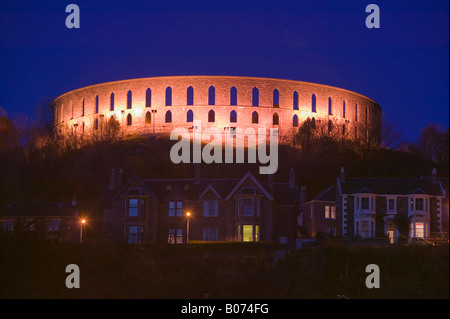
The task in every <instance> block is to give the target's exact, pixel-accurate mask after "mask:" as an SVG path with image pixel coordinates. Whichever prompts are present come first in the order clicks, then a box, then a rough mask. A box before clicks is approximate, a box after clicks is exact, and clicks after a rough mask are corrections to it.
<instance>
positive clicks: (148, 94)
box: [145, 88, 152, 107]
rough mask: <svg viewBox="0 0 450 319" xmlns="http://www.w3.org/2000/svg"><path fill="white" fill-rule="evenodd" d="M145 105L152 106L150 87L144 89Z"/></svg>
mask: <svg viewBox="0 0 450 319" xmlns="http://www.w3.org/2000/svg"><path fill="white" fill-rule="evenodd" d="M145 107H152V90H151V89H150V88H148V89H147V90H146V91H145Z"/></svg>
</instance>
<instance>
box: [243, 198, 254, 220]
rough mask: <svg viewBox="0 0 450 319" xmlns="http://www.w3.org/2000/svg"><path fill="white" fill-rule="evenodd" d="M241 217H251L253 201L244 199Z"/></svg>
mask: <svg viewBox="0 0 450 319" xmlns="http://www.w3.org/2000/svg"><path fill="white" fill-rule="evenodd" d="M242 216H253V199H252V198H244V200H243V205H242Z"/></svg>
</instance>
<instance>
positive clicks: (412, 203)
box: [409, 197, 429, 212]
mask: <svg viewBox="0 0 450 319" xmlns="http://www.w3.org/2000/svg"><path fill="white" fill-rule="evenodd" d="M409 210H410V211H411V212H412V211H417V212H423V211H428V210H429V200H428V198H424V197H419V198H417V197H411V198H410V199H409Z"/></svg>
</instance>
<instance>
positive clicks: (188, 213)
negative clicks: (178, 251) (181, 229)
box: [186, 212, 191, 243]
mask: <svg viewBox="0 0 450 319" xmlns="http://www.w3.org/2000/svg"><path fill="white" fill-rule="evenodd" d="M186 217H187V231H186V243H189V219H190V217H191V213H190V212H187V213H186Z"/></svg>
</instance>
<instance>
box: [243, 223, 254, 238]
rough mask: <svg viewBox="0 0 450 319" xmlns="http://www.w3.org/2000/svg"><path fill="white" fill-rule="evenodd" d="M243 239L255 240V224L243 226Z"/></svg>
mask: <svg viewBox="0 0 450 319" xmlns="http://www.w3.org/2000/svg"><path fill="white" fill-rule="evenodd" d="M242 241H253V225H243V226H242Z"/></svg>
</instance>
